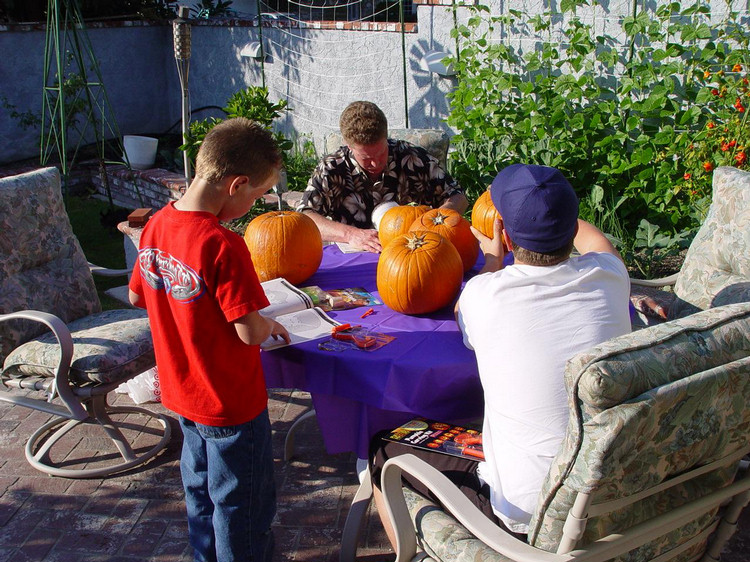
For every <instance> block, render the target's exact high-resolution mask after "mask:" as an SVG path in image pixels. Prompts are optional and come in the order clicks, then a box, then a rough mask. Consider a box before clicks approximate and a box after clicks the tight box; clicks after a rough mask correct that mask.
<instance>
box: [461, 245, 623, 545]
mask: <svg viewBox="0 0 750 562" xmlns="http://www.w3.org/2000/svg"><path fill="white" fill-rule="evenodd" d="M629 293H630V280H629V278H628V273H627V270H626V268H625V265H624V264H623V263H622V262H621V261H620V260H619V259H618V258H617V257H615V256H614V255H612V254H607V253H589V254H585V255H583V256H577V257H571V258H570V259H568V260H566V261H564V262H563V263H561V264H558V265H555V266H552V267H538V266H530V265H513V266H509V267H506V268H505V269H502V270H500V271H497V272H495V273H486V274H483V275H478V276H477V277H475V278H473V279H471V280H470V281H469V282H468V283H467V284H466V287H465V289H464V291H463V293H462V294H461V297H460V300H459V318H458V320H459V324H460V326H461V330H462V331H463V334H464V343H465V344H466V345H467V346H468V347H470V348H473V349H474V351H475V353H476V356H477V364H478V366H479V375H480V378H481V381H482V387H483V388H484V405H485V413H484V427H483V446H484V451H485V459H486V460H485V462H483V463H481V464H480V466H479V475H480V477H481V478H482V479H483V480H484V481H485V482H487V484H489V486H490V490H491V497H490V500H491V502H492V507H493V509H494V511H495V513H496V514H497V516H498V517H499V518H500V520H501V521H503V523H504V524H505V525H507V526H508V528H509V529H511V530H512V531H514V532H517V533H526V532H527V531H528V524H529V521H530V519H531V514H532V513H533V511H534V509H535V508H536V504H537V499H538V496H539V491H540V490H541V487H542V482H543V480H544V478H545V476H546V475H547V472H548V471H549V467H550V464H551V463H552V459H553V458H554V456H555V455H556V454H557V452H558V450H559V448H560V444H561V443H562V440H563V436H564V434H565V428H566V425H567V422H568V400H567V394H566V391H565V386H564V382H563V375H564V371H565V363H566V362H567V360H568V359H570V358H571V357H573V356H574V355H576V354H577V353H579V352H581V351H585V350H586V349H589V348H591V347H593V346H594V345H596V344H598V343H601V342H603V341H605V340H608V339H610V338H613V337H615V336H619V335H622V334H625V333H628V332H630V314H629V310H628V302H629Z"/></svg>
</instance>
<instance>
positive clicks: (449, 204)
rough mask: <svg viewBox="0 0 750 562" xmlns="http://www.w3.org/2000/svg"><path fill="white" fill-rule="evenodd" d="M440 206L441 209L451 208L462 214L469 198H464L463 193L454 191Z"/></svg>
mask: <svg viewBox="0 0 750 562" xmlns="http://www.w3.org/2000/svg"><path fill="white" fill-rule="evenodd" d="M440 207H441V208H443V209H453V210H454V211H458V212H459V213H460V214H463V213H464V211H465V210H466V209H467V208H468V207H469V200H468V199H466V196H465V195H464V194H463V193H456V194H455V195H451V196H450V197H449V198H448V199H447V200H446V202H445V203H443V204H442V205H440Z"/></svg>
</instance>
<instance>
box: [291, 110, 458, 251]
mask: <svg viewBox="0 0 750 562" xmlns="http://www.w3.org/2000/svg"><path fill="white" fill-rule="evenodd" d="M339 127H340V129H341V135H342V137H343V138H344V142H346V143H347V144H346V145H345V146H342V147H340V148H339V149H338V150H337V151H336V152H334V153H333V154H330V155H328V156H326V157H325V158H324V159H323V161H322V162H320V164H318V166H317V168H316V169H315V172H314V173H313V176H312V178H310V181H309V183H308V184H307V189H306V190H305V194H304V196H303V198H302V201H301V202H300V205H299V206H298V207H297V210H298V211H302V212H304V213H305V214H307V215H308V216H309V217H310V218H312V219H313V220H314V221H315V224H317V225H318V228H319V229H320V233H321V235H322V237H323V240H326V241H331V242H346V243H348V244H351V245H352V246H355V247H357V248H361V249H364V250H368V251H370V252H379V251H380V250H381V247H380V241H379V240H378V233H377V231H376V230H375V229H374V228H373V224H372V211H373V209H374V208H375V207H377V206H378V205H379V204H381V203H385V202H388V201H395V202H396V203H398V204H399V205H406V204H407V203H417V204H420V205H428V206H430V207H447V208H452V209H455V210H457V211H458V212H459V213H463V212H464V211H465V210H466V208H467V206H468V201H467V200H466V197H465V196H464V194H463V191H462V190H461V188H460V187H459V186H458V184H457V183H456V181H455V180H454V179H453V178H452V177H451V176H450V175H448V174H447V173H446V172H445V170H443V168H441V167H440V164H439V163H438V161H437V160H436V159H435V158H434V157H433V156H431V155H430V154H428V153H427V151H426V150H425V149H423V148H421V147H419V146H414V145H412V144H410V143H408V142H405V141H400V140H393V139H389V138H388V122H387V120H386V117H385V114H384V113H383V112H382V111H381V110H380V108H378V106H376V105H375V104H374V103H371V102H366V101H356V102H353V103H351V104H349V105H348V106H347V107H346V109H344V111H343V113H342V114H341V119H340V122H339ZM329 219H331V220H329Z"/></svg>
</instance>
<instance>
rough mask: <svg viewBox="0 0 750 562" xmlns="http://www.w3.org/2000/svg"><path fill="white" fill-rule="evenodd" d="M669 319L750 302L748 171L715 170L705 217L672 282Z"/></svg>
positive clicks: (749, 191) (749, 174)
mask: <svg viewBox="0 0 750 562" xmlns="http://www.w3.org/2000/svg"><path fill="white" fill-rule="evenodd" d="M674 292H675V294H676V295H677V298H676V300H675V302H674V304H673V305H672V307H671V308H670V318H681V317H683V316H686V315H688V314H693V313H694V312H697V311H698V310H705V309H707V308H710V307H712V306H721V305H722V304H728V303H732V302H750V172H747V171H742V170H739V169H737V168H731V167H727V166H722V167H720V168H717V169H716V170H714V179H713V196H712V202H711V208H710V209H709V211H708V216H707V217H706V220H705V221H704V223H703V226H701V228H700V230H699V231H698V234H696V236H695V238H694V239H693V242H692V243H691V244H690V248H689V249H688V252H687V254H686V255H685V262H684V264H683V266H682V269H681V271H680V275H679V276H678V278H677V282H676V283H675V287H674Z"/></svg>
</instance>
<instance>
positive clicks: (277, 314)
mask: <svg viewBox="0 0 750 562" xmlns="http://www.w3.org/2000/svg"><path fill="white" fill-rule="evenodd" d="M261 286H262V287H263V291H264V292H265V293H266V297H268V301H269V302H270V303H271V304H270V305H268V306H267V307H266V308H264V309H262V310H260V311H259V312H260V313H261V314H262V315H263V316H266V317H268V318H273V319H274V320H276V321H277V322H278V323H279V324H281V325H282V326H284V327H285V328H286V329H287V330H288V331H289V337H290V338H291V340H292V341H291V345H294V344H296V343H301V342H305V341H310V340H316V339H318V338H323V337H326V336H330V335H331V328H332V327H334V326H338V325H339V322H336V321H335V320H334V319H333V318H331V317H330V316H328V315H327V314H326V313H325V312H323V310H321V309H320V308H317V307H315V306H313V301H312V299H311V298H310V296H309V295H307V294H306V293H304V292H303V291H300V290H299V289H298V288H297V287H295V286H294V285H292V284H291V283H289V281H287V280H286V279H282V278H278V279H271V280H270V281H264V282H263V283H261ZM285 345H289V344H287V343H286V342H285V341H284V340H282V339H278V340H275V339H273V337H269V338H268V339H267V340H266V341H264V342H263V343H262V344H260V347H261V349H265V350H269V349H276V348H277V347H283V346H285Z"/></svg>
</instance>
